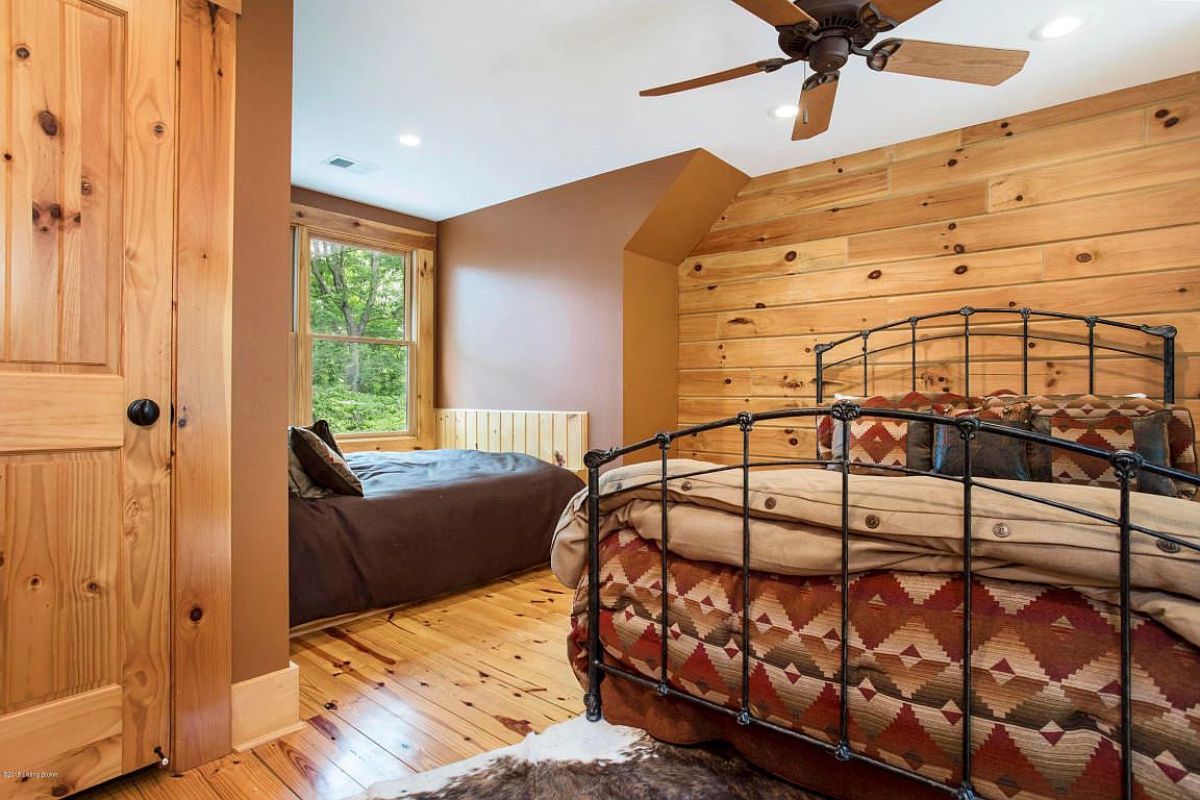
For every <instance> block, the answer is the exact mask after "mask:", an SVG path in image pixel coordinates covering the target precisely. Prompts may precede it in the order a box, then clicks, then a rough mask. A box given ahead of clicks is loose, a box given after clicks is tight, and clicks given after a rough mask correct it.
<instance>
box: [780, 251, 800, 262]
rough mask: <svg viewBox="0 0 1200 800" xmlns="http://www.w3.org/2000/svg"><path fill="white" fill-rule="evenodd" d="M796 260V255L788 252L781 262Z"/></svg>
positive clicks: (794, 252) (793, 252)
mask: <svg viewBox="0 0 1200 800" xmlns="http://www.w3.org/2000/svg"><path fill="white" fill-rule="evenodd" d="M797 258H798V254H797V253H796V251H795V250H788V251H787V255H785V256H784V257H783V260H784V261H795V260H796V259H797Z"/></svg>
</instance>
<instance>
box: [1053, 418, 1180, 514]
mask: <svg viewBox="0 0 1200 800" xmlns="http://www.w3.org/2000/svg"><path fill="white" fill-rule="evenodd" d="M1035 420H1036V421H1035V430H1037V431H1038V432H1040V433H1044V434H1048V435H1050V436H1053V437H1055V438H1057V439H1066V440H1068V441H1071V442H1075V443H1076V444H1082V445H1086V446H1088V447H1094V448H1096V449H1098V450H1105V451H1108V452H1116V451H1118V450H1129V451H1132V452H1135V453H1138V454H1140V455H1141V456H1142V457H1143V458H1145V459H1146V461H1147V463H1153V464H1158V465H1160V466H1161V465H1165V464H1166V463H1167V458H1168V452H1169V449H1168V444H1167V442H1168V440H1167V426H1168V422H1169V420H1170V412H1168V411H1160V412H1155V413H1153V414H1147V415H1144V416H1140V417H1137V416H1134V417H1130V416H1125V415H1120V414H1111V415H1109V416H1105V417H1096V418H1090V419H1089V418H1086V417H1072V416H1070V415H1068V414H1058V415H1056V416H1053V417H1047V416H1041V417H1037V418H1035ZM1044 449H1046V450H1049V451H1050V453H1049V460H1050V470H1051V480H1053V481H1054V482H1056V483H1073V484H1082V485H1086V486H1107V487H1110V488H1118V487H1120V485H1121V481H1120V479H1118V478H1117V475H1116V471H1115V470H1114V469H1113V467H1112V465H1111V464H1110V463H1109V461H1108V459H1104V458H1099V457H1096V456H1086V455H1082V454H1079V453H1072V452H1069V451H1067V450H1061V449H1059V448H1055V447H1047V448H1044ZM1131 488H1132V489H1133V490H1134V491H1141V492H1148V493H1151V494H1163V495H1167V496H1169V497H1177V496H1178V494H1179V493H1178V491H1177V489H1176V487H1175V484H1174V483H1173V482H1171V481H1170V480H1167V479H1164V478H1162V477H1160V476H1157V475H1149V474H1147V473H1139V475H1138V477H1137V478H1136V479H1135V480H1134V481H1133V483H1132V484H1131Z"/></svg>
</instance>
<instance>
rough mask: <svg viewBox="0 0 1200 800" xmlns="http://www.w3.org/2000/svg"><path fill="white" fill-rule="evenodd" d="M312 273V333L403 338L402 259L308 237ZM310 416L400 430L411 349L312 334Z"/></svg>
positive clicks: (338, 426)
mask: <svg viewBox="0 0 1200 800" xmlns="http://www.w3.org/2000/svg"><path fill="white" fill-rule="evenodd" d="M311 248H312V249H311V254H310V271H309V308H310V314H311V316H310V325H311V330H312V332H313V333H314V334H318V335H320V334H332V335H337V336H348V337H355V338H360V337H365V338H370V339H395V340H399V339H403V338H404V336H405V332H404V323H405V308H404V302H405V291H404V267H405V257H404V256H403V255H399V254H394V253H384V252H380V251H378V250H371V249H368V248H363V247H354V246H350V245H345V244H340V243H338V242H331V241H327V240H323V239H317V238H313V239H312V240H311ZM312 362H313V416H314V417H315V418H317V419H328V420H329V424H330V425H331V426H332V427H333V429H334V430H335V431H339V432H347V433H349V432H360V431H394V430H405V429H407V427H408V424H407V414H406V411H407V405H408V402H407V389H408V350H407V348H406V347H404V346H402V345H392V344H380V343H362V342H344V341H331V340H328V339H319V338H314V339H313V351H312Z"/></svg>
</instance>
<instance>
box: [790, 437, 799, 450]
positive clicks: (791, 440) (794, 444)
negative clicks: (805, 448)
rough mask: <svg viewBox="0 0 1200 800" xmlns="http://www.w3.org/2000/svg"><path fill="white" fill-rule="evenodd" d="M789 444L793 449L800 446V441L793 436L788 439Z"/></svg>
mask: <svg viewBox="0 0 1200 800" xmlns="http://www.w3.org/2000/svg"><path fill="white" fill-rule="evenodd" d="M788 444H790V445H791V446H792V447H795V446H796V445H798V444H800V440H799V439H797V438H796V437H795V436H793V437H791V438H790V439H788Z"/></svg>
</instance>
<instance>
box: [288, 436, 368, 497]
mask: <svg viewBox="0 0 1200 800" xmlns="http://www.w3.org/2000/svg"><path fill="white" fill-rule="evenodd" d="M288 443H289V444H290V445H291V448H292V450H293V451H294V452H295V453H296V458H298V459H299V460H300V464H301V465H302V466H303V467H304V471H305V472H307V473H308V475H309V477H310V478H312V479H313V480H314V481H316V482H317V483H318V484H320V485H321V486H324V487H325V488H326V489H329V490H330V491H332V492H336V493H337V494H348V495H354V496H356V497H362V495H363V488H362V481H360V480H359V479H358V476H357V475H355V474H354V471H353V470H351V469H350V465H349V464H347V463H346V459H344V458H342V457H341V456H340V455H338V453H337V452H335V451H334V449H333V448H332V447H330V446H329V445H327V444H325V442H324V441H323V440H322V439H321V437H320V436H318V435H317V434H316V433H314V432H313V431H311V430H309V429H308V428H292V429H291V432H290V433H289V436H288Z"/></svg>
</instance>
